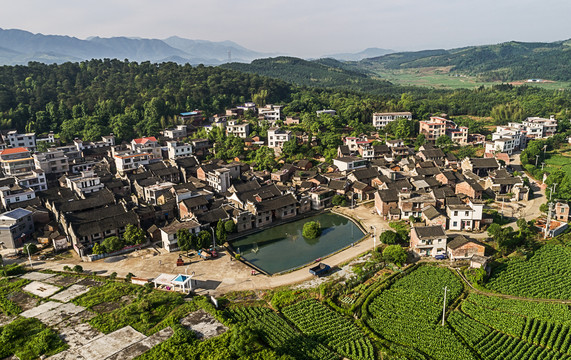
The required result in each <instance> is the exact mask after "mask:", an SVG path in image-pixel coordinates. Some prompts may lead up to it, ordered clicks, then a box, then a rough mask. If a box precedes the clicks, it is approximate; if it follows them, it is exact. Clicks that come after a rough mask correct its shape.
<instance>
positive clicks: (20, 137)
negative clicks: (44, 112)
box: [6, 130, 36, 150]
mask: <svg viewBox="0 0 571 360" xmlns="http://www.w3.org/2000/svg"><path fill="white" fill-rule="evenodd" d="M6 140H8V143H9V144H10V147H13V148H16V147H25V148H28V149H31V150H35V149H36V134H35V133H27V134H19V133H18V132H17V131H16V130H12V131H9V132H8V134H7V135H6Z"/></svg>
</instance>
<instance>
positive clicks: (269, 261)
mask: <svg viewBox="0 0 571 360" xmlns="http://www.w3.org/2000/svg"><path fill="white" fill-rule="evenodd" d="M308 221H319V222H320V223H321V228H322V232H321V236H320V237H319V238H317V239H313V240H310V239H306V238H304V237H303V236H302V235H301V233H302V229H303V224H305V223H306V222H308ZM363 235H364V233H363V232H362V231H361V229H359V227H358V226H357V225H355V224H354V223H353V222H352V221H351V220H349V219H347V218H345V217H343V216H340V215H336V214H331V213H326V214H321V215H317V216H313V217H309V218H305V219H302V220H297V221H294V222H290V223H287V224H283V225H278V226H275V227H272V228H269V229H266V230H263V231H261V232H258V233H255V234H252V235H248V236H246V237H243V238H241V239H237V240H235V241H232V247H233V248H234V251H235V252H239V253H240V254H241V255H242V257H243V258H244V259H246V260H247V261H249V262H250V263H252V264H254V265H256V266H257V267H259V268H260V269H262V270H264V271H266V272H267V273H269V274H275V273H279V272H282V271H285V270H289V269H294V268H297V267H300V266H302V265H306V264H309V263H313V262H315V260H316V259H319V258H321V257H324V256H327V255H329V254H331V253H334V252H336V251H337V250H340V249H342V248H344V247H346V246H348V245H351V244H352V243H354V242H357V241H359V240H360V239H361V238H362V237H363ZM324 262H325V263H327V261H324Z"/></svg>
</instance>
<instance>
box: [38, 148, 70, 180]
mask: <svg viewBox="0 0 571 360" xmlns="http://www.w3.org/2000/svg"><path fill="white" fill-rule="evenodd" d="M33 157H34V165H35V166H36V168H37V169H42V170H43V171H44V173H45V174H47V175H49V174H54V175H55V176H56V177H57V176H59V175H61V174H64V173H66V172H68V171H69V161H68V158H67V156H66V155H65V153H64V151H63V150H61V149H58V148H53V149H48V151H47V152H44V153H35V154H34V155H33Z"/></svg>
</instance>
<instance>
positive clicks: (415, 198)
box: [398, 192, 436, 219]
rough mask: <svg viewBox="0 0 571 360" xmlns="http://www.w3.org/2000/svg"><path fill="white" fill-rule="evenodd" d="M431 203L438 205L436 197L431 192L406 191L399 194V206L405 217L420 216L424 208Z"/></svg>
mask: <svg viewBox="0 0 571 360" xmlns="http://www.w3.org/2000/svg"><path fill="white" fill-rule="evenodd" d="M429 205H432V206H434V207H436V199H435V198H434V197H433V196H432V195H431V194H430V193H418V192H405V193H401V194H399V204H398V207H399V209H400V211H401V215H402V217H403V218H406V219H408V218H409V217H410V216H414V217H420V216H421V215H422V209H424V208H425V207H427V206H429Z"/></svg>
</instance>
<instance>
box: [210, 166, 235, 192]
mask: <svg viewBox="0 0 571 360" xmlns="http://www.w3.org/2000/svg"><path fill="white" fill-rule="evenodd" d="M206 182H207V183H208V185H210V186H211V187H212V189H214V191H216V192H217V193H225V192H226V190H228V188H230V185H231V182H230V170H229V169H226V168H223V167H221V168H217V169H213V170H211V171H208V172H207V173H206Z"/></svg>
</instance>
